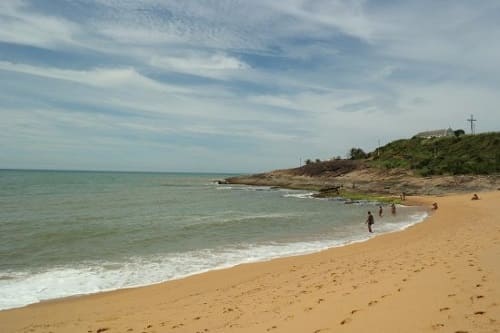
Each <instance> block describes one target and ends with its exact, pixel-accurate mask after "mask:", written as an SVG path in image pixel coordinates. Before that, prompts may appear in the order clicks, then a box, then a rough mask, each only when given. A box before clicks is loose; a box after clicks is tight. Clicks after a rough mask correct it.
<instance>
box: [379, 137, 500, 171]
mask: <svg viewBox="0 0 500 333" xmlns="http://www.w3.org/2000/svg"><path fill="white" fill-rule="evenodd" d="M369 155H370V156H372V165H373V166H376V167H379V168H383V169H394V168H403V169H407V170H413V171H415V173H416V174H419V175H422V176H429V175H470V174H479V175H488V174H495V173H499V172H500V133H484V134H478V135H464V136H460V137H445V138H431V139H423V138H416V137H414V138H412V139H409V140H397V141H393V142H391V143H389V144H387V145H385V146H384V147H381V148H380V149H379V150H378V151H376V152H373V153H371V154H369Z"/></svg>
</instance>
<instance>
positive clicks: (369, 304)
mask: <svg viewBox="0 0 500 333" xmlns="http://www.w3.org/2000/svg"><path fill="white" fill-rule="evenodd" d="M377 303H378V301H377V300H375V301H370V303H368V306H372V305H375V304H377Z"/></svg>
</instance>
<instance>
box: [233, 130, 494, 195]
mask: <svg viewBox="0 0 500 333" xmlns="http://www.w3.org/2000/svg"><path fill="white" fill-rule="evenodd" d="M436 133H438V134H439V133H441V132H436ZM442 133H443V135H432V133H430V132H429V133H427V135H416V136H414V137H413V138H411V139H401V140H396V141H393V142H390V143H388V144H387V145H385V146H383V147H379V148H377V149H376V150H375V151H373V152H370V153H365V152H364V151H363V150H362V149H360V148H352V149H351V150H350V151H349V156H348V158H346V159H342V158H340V157H336V158H332V159H330V160H327V161H321V160H319V159H316V160H315V161H312V160H306V162H305V164H304V165H303V166H300V167H297V168H292V169H282V170H274V171H270V172H266V173H259V174H253V175H245V176H238V177H231V178H227V179H225V180H224V182H227V183H231V184H246V185H262V186H277V187H286V188H296V189H312V190H317V191H319V193H320V195H324V196H331V195H334V196H337V195H341V196H342V195H345V196H352V195H356V194H358V195H391V196H399V195H400V194H402V193H405V194H408V195H412V194H415V195H417V194H418V195H440V194H447V193H464V192H479V191H491V190H500V132H493V133H481V134H476V135H464V133H463V131H455V132H453V131H451V132H450V131H445V132H442ZM419 134H420V133H419Z"/></svg>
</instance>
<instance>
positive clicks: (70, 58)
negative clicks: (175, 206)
mask: <svg viewBox="0 0 500 333" xmlns="http://www.w3.org/2000/svg"><path fill="white" fill-rule="evenodd" d="M499 40H500V2H499V1H498V0H484V1H480V2H471V1H468V0H454V1H427V0H422V1H368V0H367V1H363V0H353V1H338V0H329V1H326V0H325V1H322V0H315V1H308V0H284V1H267V0H253V1H230V0H204V1H194V0H192V1H190V0H186V1H178V0H175V1H169V0H161V1H160V0H142V1H140V0H137V1H136V0H120V1H118V0H73V1H70V0H66V1H62V0H50V1H49V0H32V1H28V0H5V1H1V2H0V116H1V118H0V168H37V169H39V168H41V169H88V170H141V171H190V172H191V171H208V172H260V171H267V170H271V169H277V168H288V167H295V166H298V164H299V162H300V160H301V159H302V161H303V160H305V159H307V158H311V159H316V158H320V159H329V158H331V157H333V156H338V155H340V156H345V155H346V153H347V152H348V150H349V149H350V148H351V147H361V148H362V149H364V150H366V151H371V150H373V149H374V148H375V147H376V146H377V144H378V142H379V141H380V143H381V144H385V143H387V142H389V141H391V140H394V139H399V138H408V137H411V136H413V135H414V134H415V133H417V132H420V131H424V130H430V129H438V128H446V127H448V126H451V127H452V128H453V129H458V128H463V129H465V130H466V131H467V132H469V131H470V129H469V125H468V123H467V121H466V119H467V118H468V117H469V116H470V114H474V116H475V117H476V118H477V119H478V121H477V123H476V126H477V127H476V130H477V131H478V132H486V131H498V130H500V94H499V91H500V43H499V42H498V41H499Z"/></svg>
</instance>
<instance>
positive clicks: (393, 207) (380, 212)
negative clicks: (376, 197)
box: [366, 203, 396, 232]
mask: <svg viewBox="0 0 500 333" xmlns="http://www.w3.org/2000/svg"><path fill="white" fill-rule="evenodd" d="M391 214H392V215H396V205H395V204H394V203H392V204H391ZM383 215H384V208H382V206H379V207H378V216H379V217H382V216H383ZM366 224H367V225H368V231H369V232H373V230H372V225H373V224H375V218H374V217H373V215H372V212H371V211H368V217H367V218H366Z"/></svg>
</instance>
